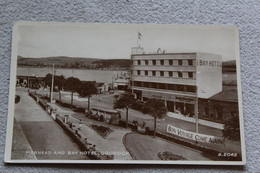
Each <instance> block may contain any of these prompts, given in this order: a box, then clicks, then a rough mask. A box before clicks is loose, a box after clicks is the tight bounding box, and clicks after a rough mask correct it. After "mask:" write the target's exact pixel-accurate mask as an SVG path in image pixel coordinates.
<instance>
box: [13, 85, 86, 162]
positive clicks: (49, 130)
mask: <svg viewBox="0 0 260 173" xmlns="http://www.w3.org/2000/svg"><path fill="white" fill-rule="evenodd" d="M16 94H18V95H20V96H21V100H20V102H19V103H17V104H15V120H16V121H17V124H18V125H19V127H20V128H21V130H22V132H23V134H24V136H23V137H22V136H21V137H19V136H18V135H17V134H13V136H14V137H16V138H14V139H13V148H15V149H16V150H13V152H12V156H14V158H16V159H22V157H23V155H24V153H23V152H26V153H31V154H32V151H34V153H33V154H32V155H34V156H35V158H34V157H33V156H32V157H31V158H32V159H38V160H48V159H53V160H56V159H57V160H62V159H64V160H75V159H77V160H86V159H88V158H87V157H86V156H84V155H80V154H78V155H69V154H68V152H69V151H75V152H78V153H79V152H80V149H79V148H78V146H77V145H76V144H75V143H74V142H73V141H72V140H71V138H70V137H69V136H67V135H66V133H65V131H63V129H62V128H61V127H60V126H59V125H58V124H57V123H56V122H55V121H54V120H53V119H52V118H51V117H50V115H48V114H47V113H46V112H45V111H44V110H43V109H42V108H41V107H40V106H39V105H38V104H37V103H36V102H35V100H33V99H32V98H31V97H30V96H29V95H28V93H27V91H22V89H18V90H17V91H16ZM16 132H17V130H16V131H15V130H14V133H16ZM26 143H27V144H26ZM22 145H24V148H21V147H20V148H19V146H22ZM19 155H20V156H19ZM24 159H27V158H24Z"/></svg>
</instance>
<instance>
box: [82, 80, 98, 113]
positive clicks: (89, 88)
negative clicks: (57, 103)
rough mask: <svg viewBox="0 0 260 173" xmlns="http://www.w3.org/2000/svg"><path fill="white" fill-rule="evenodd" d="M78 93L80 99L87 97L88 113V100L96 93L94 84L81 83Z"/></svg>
mask: <svg viewBox="0 0 260 173" xmlns="http://www.w3.org/2000/svg"><path fill="white" fill-rule="evenodd" d="M78 93H79V95H80V96H81V97H88V113H90V98H91V96H92V95H93V94H96V93H97V87H96V82H82V83H81V85H80V87H79V89H78Z"/></svg>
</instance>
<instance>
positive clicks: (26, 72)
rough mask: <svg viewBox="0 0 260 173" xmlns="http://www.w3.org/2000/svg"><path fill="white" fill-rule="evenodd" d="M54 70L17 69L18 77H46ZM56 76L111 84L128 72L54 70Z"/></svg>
mask: <svg viewBox="0 0 260 173" xmlns="http://www.w3.org/2000/svg"><path fill="white" fill-rule="evenodd" d="M52 72H53V69H52V68H49V67H48V68H46V67H44V68H42V67H17V76H32V77H45V76H46V75H47V74H48V73H50V74H52ZM54 72H55V75H58V76H60V75H63V76H64V77H65V78H68V77H76V78H78V79H79V80H81V81H96V82H98V83H111V82H112V80H113V79H115V78H118V77H120V76H123V77H127V76H129V73H128V72H127V70H92V69H63V68H57V69H54Z"/></svg>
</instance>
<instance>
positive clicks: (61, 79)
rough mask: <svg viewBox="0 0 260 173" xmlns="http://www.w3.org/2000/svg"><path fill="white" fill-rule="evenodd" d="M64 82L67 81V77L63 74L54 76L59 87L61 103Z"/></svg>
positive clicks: (55, 83) (55, 84)
mask: <svg viewBox="0 0 260 173" xmlns="http://www.w3.org/2000/svg"><path fill="white" fill-rule="evenodd" d="M64 82H65V78H64V76H63V75H61V76H54V86H57V87H58V91H59V101H60V103H61V93H60V91H61V90H62V88H63V85H64Z"/></svg>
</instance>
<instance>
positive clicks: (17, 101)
mask: <svg viewBox="0 0 260 173" xmlns="http://www.w3.org/2000/svg"><path fill="white" fill-rule="evenodd" d="M20 98H21V97H20V96H19V95H15V103H19V102H20Z"/></svg>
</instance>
